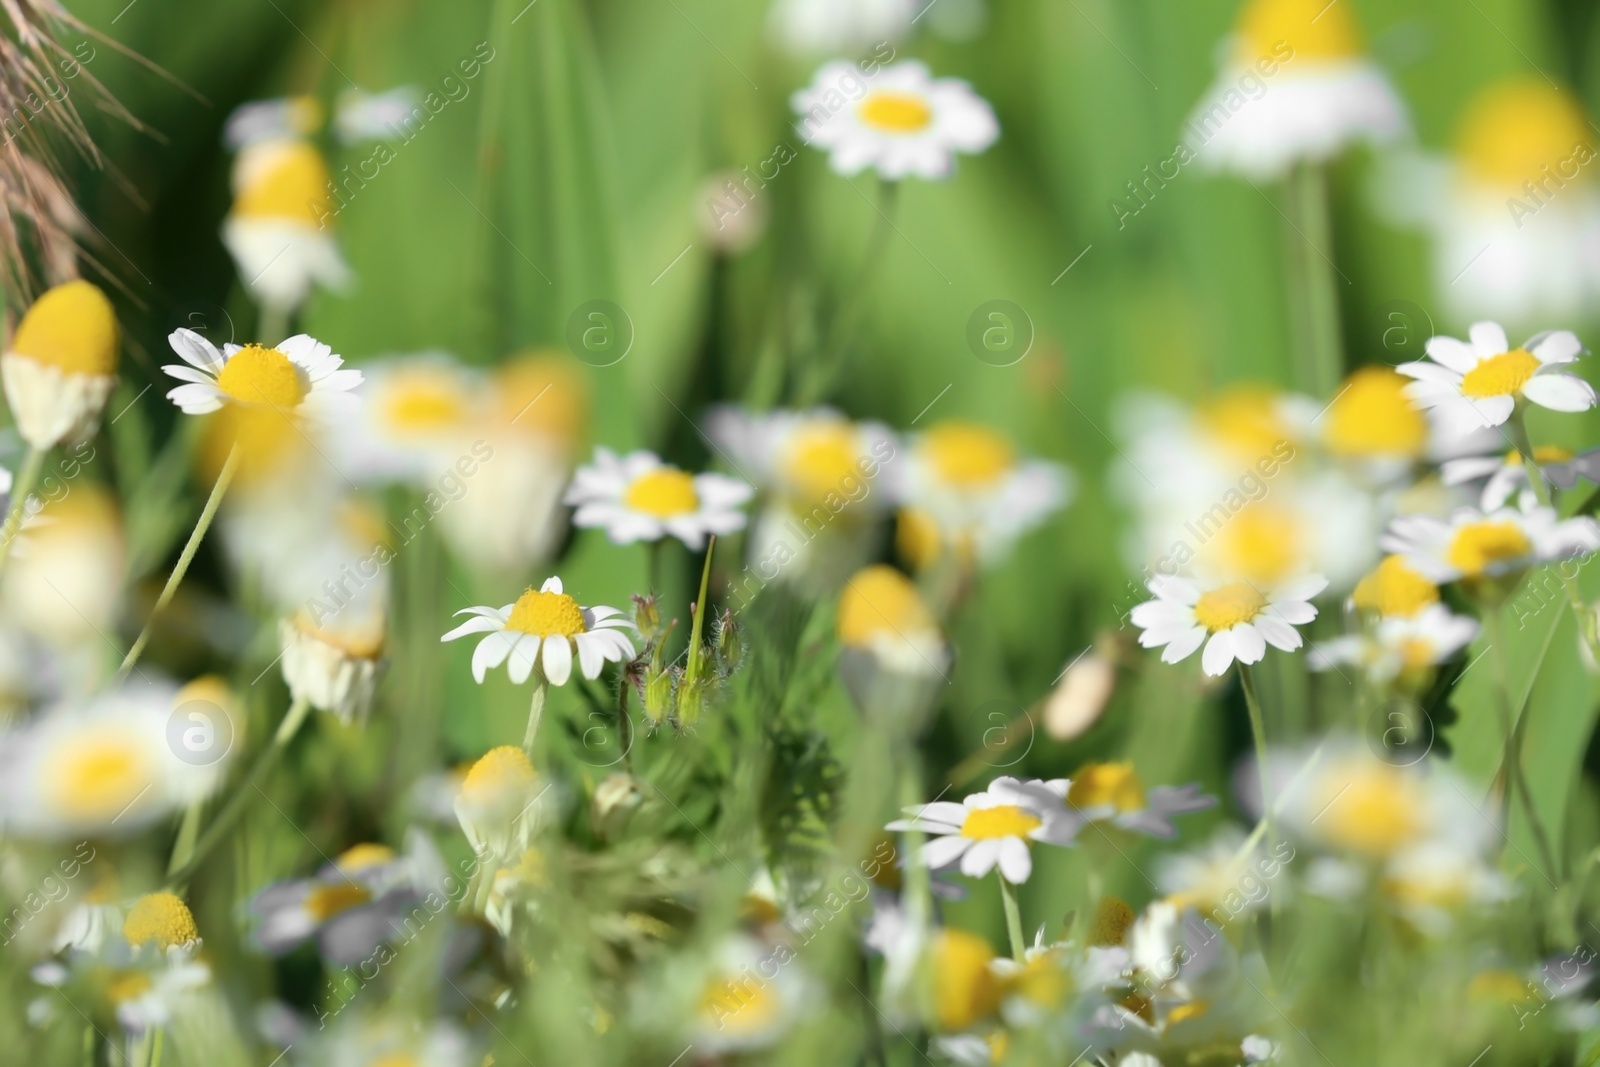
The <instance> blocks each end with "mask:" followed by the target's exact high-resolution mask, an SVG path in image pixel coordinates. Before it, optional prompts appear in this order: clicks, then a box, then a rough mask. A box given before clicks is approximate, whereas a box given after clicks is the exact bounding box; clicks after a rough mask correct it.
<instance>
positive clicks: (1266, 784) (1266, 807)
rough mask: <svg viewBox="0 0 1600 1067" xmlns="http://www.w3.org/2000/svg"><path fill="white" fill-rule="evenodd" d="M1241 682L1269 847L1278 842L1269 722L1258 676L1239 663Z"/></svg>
mask: <svg viewBox="0 0 1600 1067" xmlns="http://www.w3.org/2000/svg"><path fill="white" fill-rule="evenodd" d="M1239 684H1240V686H1241V687H1242V688H1243V689H1244V704H1245V707H1246V708H1247V709H1248V710H1249V712H1250V736H1251V738H1252V739H1253V740H1254V742H1255V749H1256V775H1257V777H1258V779H1259V780H1260V783H1261V821H1262V824H1263V825H1264V826H1265V827H1266V832H1267V847H1268V848H1271V847H1274V846H1276V845H1277V843H1278V834H1277V828H1276V827H1275V826H1274V825H1273V818H1272V776H1271V773H1270V771H1269V770H1268V766H1267V723H1266V719H1265V718H1264V717H1263V716H1262V714H1261V697H1260V696H1259V695H1257V693H1256V676H1255V673H1254V672H1253V671H1251V669H1250V668H1249V667H1248V666H1247V665H1245V664H1243V663H1241V664H1239Z"/></svg>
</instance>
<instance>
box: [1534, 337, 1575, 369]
mask: <svg viewBox="0 0 1600 1067" xmlns="http://www.w3.org/2000/svg"><path fill="white" fill-rule="evenodd" d="M1526 347H1527V349H1528V351H1529V352H1530V353H1531V354H1532V355H1533V356H1534V357H1535V358H1537V359H1538V360H1539V362H1540V363H1543V364H1545V365H1546V366H1551V365H1554V364H1558V363H1571V362H1572V361H1573V360H1575V359H1577V358H1578V356H1580V355H1581V354H1582V353H1583V342H1581V341H1579V340H1578V335H1577V334H1575V333H1573V332H1572V331H1571V330H1551V331H1550V332H1549V333H1542V334H1540V335H1539V336H1538V337H1535V338H1533V339H1532V340H1530V341H1529V342H1528V344H1527V346H1526Z"/></svg>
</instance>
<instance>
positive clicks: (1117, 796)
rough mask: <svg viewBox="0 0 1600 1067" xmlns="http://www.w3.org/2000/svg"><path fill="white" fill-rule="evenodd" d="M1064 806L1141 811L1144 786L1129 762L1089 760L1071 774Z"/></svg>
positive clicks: (1080, 808)
mask: <svg viewBox="0 0 1600 1067" xmlns="http://www.w3.org/2000/svg"><path fill="white" fill-rule="evenodd" d="M1067 806H1068V807H1072V808H1077V809H1079V810H1080V811H1081V810H1084V809H1086V808H1103V807H1107V806H1110V807H1113V808H1116V809H1117V810H1118V811H1140V810H1142V809H1143V808H1144V785H1143V783H1141V782H1140V781H1139V775H1138V774H1137V773H1135V771H1134V769H1133V764H1131V763H1090V764H1087V765H1086V766H1084V767H1082V768H1080V769H1079V771H1078V773H1077V774H1075V775H1073V776H1072V785H1071V786H1070V787H1069V788H1068V789H1067Z"/></svg>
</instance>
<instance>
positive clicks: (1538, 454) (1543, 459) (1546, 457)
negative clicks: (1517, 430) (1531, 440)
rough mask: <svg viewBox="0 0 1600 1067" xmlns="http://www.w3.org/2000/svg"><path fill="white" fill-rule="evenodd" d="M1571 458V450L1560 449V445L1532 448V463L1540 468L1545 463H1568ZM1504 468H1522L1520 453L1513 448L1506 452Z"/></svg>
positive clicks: (1535, 446)
mask: <svg viewBox="0 0 1600 1067" xmlns="http://www.w3.org/2000/svg"><path fill="white" fill-rule="evenodd" d="M1572 457H1573V452H1572V450H1571V449H1570V448H1562V447H1561V446H1560V445H1534V446H1533V461H1534V462H1535V463H1537V464H1539V465H1540V466H1541V467H1542V466H1544V465H1545V464H1547V463H1569V462H1571V461H1572ZM1506 466H1508V467H1520V466H1522V453H1521V452H1518V451H1517V450H1516V449H1514V448H1513V449H1512V450H1511V451H1510V452H1507V453H1506Z"/></svg>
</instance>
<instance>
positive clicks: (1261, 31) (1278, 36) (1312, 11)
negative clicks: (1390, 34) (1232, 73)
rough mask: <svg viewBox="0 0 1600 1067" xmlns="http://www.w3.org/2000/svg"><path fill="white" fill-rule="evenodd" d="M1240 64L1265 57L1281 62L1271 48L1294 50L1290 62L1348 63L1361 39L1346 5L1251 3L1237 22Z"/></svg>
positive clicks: (1320, 0)
mask: <svg viewBox="0 0 1600 1067" xmlns="http://www.w3.org/2000/svg"><path fill="white" fill-rule="evenodd" d="M1239 36H1240V38H1242V42H1243V54H1242V55H1241V56H1240V57H1239V58H1240V60H1241V61H1242V62H1245V63H1254V62H1255V61H1256V60H1258V59H1261V58H1263V57H1267V56H1275V58H1277V59H1279V60H1283V59H1285V55H1284V54H1283V53H1278V54H1275V53H1274V49H1275V48H1280V49H1281V48H1282V45H1284V44H1287V45H1288V46H1289V47H1291V48H1293V49H1294V52H1293V57H1292V60H1291V61H1292V62H1295V63H1299V62H1302V61H1305V60H1336V59H1349V58H1350V57H1351V56H1354V55H1357V54H1358V53H1359V52H1360V51H1361V38H1360V35H1359V34H1358V33H1357V32H1356V25H1355V20H1354V19H1352V18H1351V17H1350V11H1349V5H1348V4H1325V3H1324V0H1251V3H1250V4H1249V5H1247V6H1246V7H1245V9H1244V11H1243V13H1242V14H1241V16H1240V19H1239Z"/></svg>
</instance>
